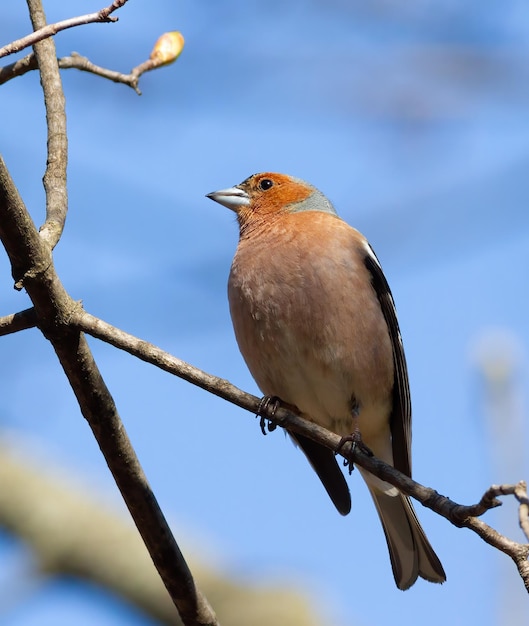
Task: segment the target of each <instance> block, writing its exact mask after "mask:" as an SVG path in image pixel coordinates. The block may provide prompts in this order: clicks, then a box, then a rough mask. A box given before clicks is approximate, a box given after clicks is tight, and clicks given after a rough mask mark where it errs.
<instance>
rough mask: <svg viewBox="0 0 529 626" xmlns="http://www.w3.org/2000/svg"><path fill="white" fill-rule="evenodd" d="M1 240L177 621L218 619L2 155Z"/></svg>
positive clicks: (193, 623)
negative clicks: (74, 321) (72, 322)
mask: <svg viewBox="0 0 529 626" xmlns="http://www.w3.org/2000/svg"><path fill="white" fill-rule="evenodd" d="M0 239H1V240H2V243H3V244H4V247H5V249H6V251H7V253H8V256H9V258H10V261H11V266H12V272H13V276H14V277H16V278H15V280H16V281H17V285H18V286H19V287H20V286H21V285H22V283H23V284H24V287H25V288H26V290H27V292H28V295H29V296H30V298H31V300H32V302H33V305H34V308H35V314H36V316H37V319H38V325H39V328H40V329H41V331H42V332H43V334H44V335H45V337H46V338H47V339H48V340H49V341H50V342H51V344H52V345H53V347H54V349H55V352H56V354H57V356H58V358H59V361H60V363H61V365H62V367H63V369H64V372H65V374H66V376H67V377H68V380H69V382H70V385H71V387H72V389H73V391H74V393H75V395H76V397H77V400H78V402H79V407H80V409H81V412H82V414H83V416H84V417H85V418H86V420H87V421H88V423H89V425H90V428H91V429H92V432H93V433H94V436H95V438H96V440H97V442H98V444H99V447H100V449H101V452H102V453H103V456H104V457H105V460H106V462H107V464H108V467H109V469H110V471H111V472H112V474H113V476H114V479H115V481H116V484H117V485H118V487H119V489H120V491H121V494H122V496H123V499H124V500H125V503H126V504H127V507H128V509H129V511H130V513H131V515H132V517H133V519H134V521H135V523H136V526H137V528H138V530H139V532H140V534H141V536H142V538H143V541H144V543H145V545H146V546H147V549H148V550H149V553H150V555H151V558H152V560H153V562H154V564H155V566H156V569H157V570H158V572H159V574H160V577H161V579H162V581H163V582H164V584H165V586H166V588H167V590H168V591H169V594H170V596H171V598H172V600H173V602H174V604H175V606H176V607H177V608H178V611H179V613H180V616H181V618H182V620H183V622H184V623H185V624H186V625H190V626H203V625H205V624H208V625H211V626H213V625H215V624H217V619H216V617H215V614H214V612H213V610H212V609H211V607H210V606H209V604H208V602H207V600H206V598H205V597H204V596H203V594H202V593H201V592H200V590H199V589H198V588H197V586H196V584H195V581H194V580H193V577H192V575H191V572H190V570H189V568H188V566H187V564H186V562H185V560H184V557H183V555H182V553H181V552H180V549H179V547H178V545H177V543H176V541H175V539H174V537H173V535H172V533H171V530H170V528H169V526H168V524H167V521H166V520H165V517H164V515H163V513H162V511H161V509H160V507H159V505H158V502H157V501H156V498H155V496H154V494H153V493H152V490H151V488H150V486H149V484H148V482H147V479H146V477H145V474H144V473H143V470H142V468H141V465H140V463H139V461H138V458H137V456H136V454H135V452H134V449H133V448H132V445H131V443H130V440H129V438H128V436H127V434H126V431H125V428H124V426H123V423H122V421H121V419H120V417H119V414H118V412H117V408H116V406H115V403H114V400H113V398H112V396H111V394H110V392H109V390H108V388H107V386H106V385H105V382H104V381H103V378H102V377H101V374H100V372H99V369H98V368H97V365H96V363H95V361H94V359H93V356H92V353H91V352H90V348H89V347H88V344H87V343H86V340H85V338H84V335H82V334H81V333H80V332H79V330H77V329H76V328H75V327H73V326H71V325H70V319H71V318H72V316H73V315H74V312H75V310H76V309H77V308H78V307H79V304H78V303H76V302H74V301H73V300H72V299H71V297H70V296H69V295H68V294H67V292H66V291H65V289H64V287H63V285H62V283H61V282H60V280H59V277H58V276H57V274H56V272H55V268H54V266H53V263H52V259H51V249H50V247H49V246H48V245H46V244H45V242H44V241H43V240H42V239H41V237H40V236H39V234H38V232H37V230H36V228H35V225H34V224H33V221H32V220H31V217H30V216H29V214H28V212H27V210H26V207H25V206H24V203H23V202H22V199H21V198H20V196H19V194H18V191H17V189H16V187H15V185H14V183H13V181H12V179H11V177H10V175H9V172H8V171H7V168H6V167H5V164H4V162H3V160H2V159H1V158H0Z"/></svg>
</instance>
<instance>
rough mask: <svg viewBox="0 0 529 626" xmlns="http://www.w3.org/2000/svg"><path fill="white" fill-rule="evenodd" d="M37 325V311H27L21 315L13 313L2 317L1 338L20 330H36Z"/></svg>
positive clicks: (0, 323) (20, 313)
mask: <svg viewBox="0 0 529 626" xmlns="http://www.w3.org/2000/svg"><path fill="white" fill-rule="evenodd" d="M36 325H37V317H36V315H35V309H34V308H31V309H25V310H24V311H20V312H19V313H13V314H11V315H6V316H4V317H0V337H2V336H3V335H9V334H10V333H18V332H19V331H20V330H27V329H28V328H34V327H35V326H36Z"/></svg>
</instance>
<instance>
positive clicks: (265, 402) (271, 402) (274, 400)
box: [255, 396, 281, 435]
mask: <svg viewBox="0 0 529 626" xmlns="http://www.w3.org/2000/svg"><path fill="white" fill-rule="evenodd" d="M280 406H281V400H280V399H279V398H278V397H277V396H263V397H262V398H261V401H260V402H259V406H258V407H257V414H256V416H255V417H259V418H261V419H260V421H259V426H260V427H261V432H262V433H263V435H266V431H267V430H268V432H269V433H271V432H272V431H274V430H275V429H276V428H277V424H276V423H275V422H274V415H275V413H276V411H277V409H278V408H279V407H280Z"/></svg>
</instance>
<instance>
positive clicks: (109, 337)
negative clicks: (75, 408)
mask: <svg viewBox="0 0 529 626" xmlns="http://www.w3.org/2000/svg"><path fill="white" fill-rule="evenodd" d="M71 322H72V324H73V325H75V326H76V327H77V328H78V329H80V330H83V331H84V332H86V333H87V334H90V335H92V336H93V337H97V338H98V339H101V340H102V341H105V342H107V343H110V344H112V345H113V346H115V347H116V348H120V349H122V350H125V351H126V352H129V353H130V354H132V355H134V356H135V357H137V358H140V359H141V360H143V361H147V362H148V363H151V364H153V365H156V366H157V367H159V368H161V369H163V370H165V371H167V372H170V373H171V374H174V375H175V376H178V377H179V378H183V379H184V380H186V381H188V382H190V383H193V384H194V385H197V386H198V387H201V388H202V389H205V390H206V391H209V392H211V393H214V394H215V395H217V396H219V397H221V398H224V399H225V400H228V401H229V402H232V403H233V404H236V405H238V406H240V407H242V408H244V409H247V410H248V411H251V412H252V413H254V414H255V413H258V412H260V414H261V415H263V411H264V416H265V418H266V419H269V420H270V421H271V422H273V423H274V424H277V425H279V426H281V427H283V428H286V429H287V430H289V431H293V432H295V433H299V434H301V435H304V436H306V437H309V438H310V439H312V440H313V441H316V442H317V443H320V444H322V445H324V446H326V447H327V448H330V449H331V450H333V451H336V450H338V449H339V450H340V454H341V455H342V456H343V457H344V458H345V459H346V460H347V461H352V462H354V463H356V464H357V465H360V467H363V468H364V469H366V470H368V471H369V472H371V473H372V474H374V475H375V476H378V477H379V478H381V479H382V480H385V481H387V482H389V483H390V484H392V485H394V486H395V487H397V488H398V489H399V490H400V491H402V492H403V493H405V494H406V495H408V496H411V497H412V498H415V499H416V500H418V501H419V502H420V503H421V504H423V505H424V506H426V507H428V508H429V509H431V510H432V511H435V512H436V513H438V514H439V515H441V516H443V517H445V518H446V519H447V520H449V521H450V522H451V523H452V524H454V525H455V526H458V527H465V528H469V529H470V530H473V531H474V532H475V533H477V534H478V535H479V536H480V537H481V538H482V539H483V540H484V541H486V542H487V543H488V544H489V545H491V546H493V547H495V548H497V549H498V550H501V551H502V552H504V553H505V554H507V555H508V556H510V557H511V558H512V559H513V561H514V563H515V565H516V567H517V569H518V572H519V573H520V576H521V577H522V580H523V581H524V584H525V587H526V589H527V591H528V592H529V563H528V561H527V557H528V555H529V544H521V543H516V542H514V541H511V540H510V539H507V538H506V537H504V536H503V535H500V534H499V533H498V532H497V531H496V530H494V529H493V528H491V527H490V526H488V525H487V524H485V523H484V522H482V521H481V520H479V519H478V516H480V515H482V514H484V513H485V512H486V511H488V510H489V509H492V508H495V507H497V506H500V505H501V502H500V501H499V500H498V499H497V496H499V495H513V494H518V495H517V497H518V499H519V501H520V521H521V524H522V518H523V524H522V528H526V527H527V526H529V520H528V519H527V512H528V511H529V500H528V499H527V492H526V491H525V492H524V491H523V490H524V488H525V483H523V482H520V483H518V485H500V486H497V485H493V486H492V487H490V488H489V489H488V490H487V491H486V492H485V493H484V495H483V496H482V498H481V499H480V501H479V502H478V503H477V504H473V505H470V506H465V505H462V504H458V503H457V502H454V501H453V500H450V499H449V498H447V497H446V496H443V495H441V494H439V493H437V491H435V489H431V488H430V487H425V486H423V485H421V484H420V483H418V482H416V481H414V480H412V479H411V478H409V477H408V476H406V475H405V474H402V473H401V472H399V471H398V470H396V469H395V468H394V467H392V466H391V465H388V464H387V463H384V462H383V461H381V460H380V459H377V458H376V457H373V456H368V455H366V454H365V453H363V452H362V451H361V450H360V449H359V448H358V447H357V448H355V449H354V450H353V449H351V444H350V443H347V444H345V445H344V446H343V447H340V444H341V441H342V438H341V437H340V436H339V435H336V434H334V433H332V432H331V431H329V430H326V429H325V428H322V427H321V426H318V425H317V424H314V423H312V422H309V421H308V420H306V419H304V418H302V417H300V416H299V415H296V414H295V413H292V412H291V411H289V410H287V409H285V408H283V407H279V408H278V409H275V407H273V408H269V407H268V408H267V407H265V408H264V409H263V407H262V402H261V401H260V399H259V398H257V397H255V396H253V395H251V394H249V393H246V392H244V391H242V390H241V389H238V388H237V387H235V386H234V385H232V384H231V383H229V382H228V381H227V380H224V379H222V378H217V377H216V376H212V375H211V374H208V373H206V372H204V371H202V370H200V369H198V368H196V367H193V366H192V365H190V364H188V363H185V362H184V361H181V360H180V359H177V358H176V357H174V356H172V355H170V354H168V353H167V352H164V351H163V350H161V349H160V348H158V347H156V346H154V345H153V344H151V343H148V342H146V341H143V340H141V339H138V338H136V337H134V336H133V335H130V334H128V333H125V332H124V331H122V330H119V329H117V328H115V327H113V326H111V325H110V324H107V323H106V322H104V321H102V320H100V319H98V318H96V317H94V316H93V315H90V314H89V313H86V312H85V311H83V310H82V309H80V308H78V309H76V310H75V312H74V313H73V315H72V319H71ZM524 516H525V517H524Z"/></svg>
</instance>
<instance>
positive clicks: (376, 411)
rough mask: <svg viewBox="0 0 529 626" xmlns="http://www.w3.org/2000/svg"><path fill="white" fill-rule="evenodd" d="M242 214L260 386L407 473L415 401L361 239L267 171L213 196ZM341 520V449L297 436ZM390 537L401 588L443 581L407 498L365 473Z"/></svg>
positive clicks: (387, 302)
mask: <svg viewBox="0 0 529 626" xmlns="http://www.w3.org/2000/svg"><path fill="white" fill-rule="evenodd" d="M208 197H209V198H211V199H212V200H215V201H216V202H219V203H220V204H222V205H224V206H226V207H228V208H229V209H232V210H233V211H235V213H236V214H237V219H238V222H239V227H240V238H239V245H238V247H237V251H236V253H235V257H234V259H233V264H232V266H231V272H230V277H229V282H228V296H229V303H230V312H231V317H232V321H233V327H234V330H235V336H236V338H237V343H238V344H239V348H240V350H241V353H242V355H243V357H244V359H245V361H246V363H247V365H248V367H249V369H250V372H251V373H252V375H253V377H254V379H255V381H256V382H257V384H258V385H259V387H260V389H261V391H262V392H263V393H264V394H266V395H268V396H275V397H278V398H279V399H280V400H281V401H283V402H285V403H287V404H290V405H294V406H295V407H297V409H298V410H299V412H300V413H301V415H303V416H304V417H306V418H307V419H309V420H311V421H313V422H315V423H317V424H320V425H321V426H324V427H325V428H327V429H329V430H331V431H333V432H335V433H337V434H339V435H342V436H348V435H350V434H351V433H356V434H359V435H360V436H361V439H362V442H363V443H364V444H365V445H366V446H367V447H369V449H370V450H371V451H372V452H373V453H374V455H375V456H376V457H378V458H380V459H382V460H383V461H385V462H386V463H389V464H391V465H393V466H394V467H396V468H397V469H398V470H400V471H401V472H403V473H404V474H407V475H408V476H411V458H410V456H411V404H410V392H409V385H408V373H407V368H406V360H405V357H404V350H403V347H402V340H401V336H400V331H399V326H398V322H397V316H396V311H395V305H394V302H393V298H392V295H391V292H390V289H389V286H388V283H387V281H386V278H385V277H384V274H383V272H382V268H381V267H380V264H379V262H378V259H377V257H376V256H375V254H374V252H373V250H372V249H371V247H370V245H369V243H368V242H367V240H366V239H365V237H364V236H363V235H361V234H360V233H359V232H358V231H357V230H355V229H354V228H352V227H351V226H349V225H348V224H347V223H346V222H344V221H343V220H342V219H340V218H339V217H338V215H337V214H336V211H335V209H334V207H333V205H332V204H331V202H330V201H329V200H328V199H327V198H326V197H325V196H324V195H323V194H322V193H321V192H320V191H318V190H317V189H316V188H315V187H313V186H312V185H309V184H308V183H306V182H304V181H302V180H300V179H298V178H294V177H291V176H286V175H284V174H273V173H263V174H255V175H253V176H250V177H249V178H247V179H246V180H245V181H244V182H242V183H241V184H240V185H236V186H235V187H231V188H229V189H223V190H221V191H216V192H213V193H210V194H208ZM290 435H291V437H292V438H293V439H294V441H295V442H296V443H297V444H298V445H299V447H300V448H301V449H302V450H303V452H304V453H305V455H306V456H307V458H308V460H309V462H310V464H311V465H312V467H313V468H314V470H315V471H316V473H317V474H318V476H319V478H320V480H321V482H322V483H323V485H324V487H325V489H326V490H327V493H328V494H329V496H330V497H331V500H332V501H333V503H334V505H335V506H336V508H337V509H338V511H339V512H340V513H341V514H342V515H347V513H349V511H350V510H351V496H350V493H349V488H348V486H347V483H346V481H345V478H344V475H343V474H342V471H341V470H340V467H339V465H338V463H337V461H336V458H335V456H334V454H333V452H332V451H331V450H329V449H327V448H325V447H323V446H321V445H319V444H316V443H314V442H313V441H312V440H310V439H308V438H306V437H303V436H301V435H299V434H294V433H290ZM359 470H360V472H361V474H362V476H363V478H364V480H365V481H366V483H367V486H368V488H369V491H370V493H371V496H372V497H373V500H374V502H375V506H376V508H377V511H378V514H379V517H380V521H381V522H382V526H383V529H384V534H385V536H386V540H387V544H388V549H389V554H390V558H391V565H392V569H393V575H394V577H395V582H396V584H397V587H399V589H407V588H409V587H410V586H411V585H413V583H414V582H415V581H416V580H417V577H418V576H421V577H422V578H425V579H426V580H429V581H431V582H436V583H441V582H444V581H445V580H446V577H445V573H444V570H443V567H442V565H441V563H440V561H439V559H438V558H437V555H436V554H435V552H434V551H433V549H432V547H431V546H430V543H429V542H428V539H427V538H426V535H425V533H424V531H423V529H422V528H421V526H420V524H419V521H418V519H417V516H416V514H415V511H414V509H413V506H412V504H411V501H410V500H409V498H408V497H406V496H405V495H403V494H401V493H400V492H399V491H398V490H397V489H396V488H395V487H393V486H392V485H390V484H388V483H386V482H383V481H382V480H380V479H379V478H377V477H375V476H373V475H372V474H370V473H369V472H367V471H365V470H363V469H362V468H359Z"/></svg>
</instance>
